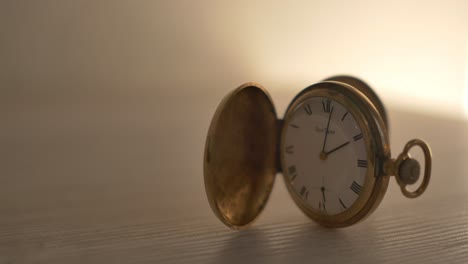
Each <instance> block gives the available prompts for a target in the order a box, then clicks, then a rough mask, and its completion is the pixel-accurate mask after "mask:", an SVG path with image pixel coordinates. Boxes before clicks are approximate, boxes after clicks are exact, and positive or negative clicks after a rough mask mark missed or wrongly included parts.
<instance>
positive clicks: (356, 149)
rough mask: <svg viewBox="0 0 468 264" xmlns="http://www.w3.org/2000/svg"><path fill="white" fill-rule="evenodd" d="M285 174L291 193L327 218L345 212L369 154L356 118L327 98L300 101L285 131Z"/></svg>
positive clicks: (355, 194)
mask: <svg viewBox="0 0 468 264" xmlns="http://www.w3.org/2000/svg"><path fill="white" fill-rule="evenodd" d="M283 133H285V134H284V135H283V140H284V141H283V145H282V151H283V173H284V174H285V176H286V177H285V179H286V181H287V183H289V188H290V190H292V191H293V192H295V193H296V194H297V196H298V197H300V198H301V199H302V200H303V201H304V202H305V203H306V204H307V205H308V206H309V207H311V208H312V209H315V210H316V211H319V212H320V213H322V214H326V215H335V214H339V213H341V212H344V211H346V210H347V209H348V208H350V207H351V206H352V205H353V204H354V203H355V202H356V200H357V199H358V197H359V195H360V194H361V192H362V191H363V189H364V184H365V182H366V175H367V165H368V160H367V157H368V155H367V151H366V145H365V141H364V138H363V133H362V131H361V128H360V127H359V125H358V123H357V122H356V120H355V118H354V116H353V115H352V114H351V113H350V112H349V111H348V110H347V109H346V108H345V107H344V106H343V105H341V104H340V103H338V102H336V101H334V100H332V99H329V98H325V97H313V98H311V99H308V100H306V101H304V102H303V103H302V104H300V105H299V106H298V107H297V108H296V109H293V110H292V113H289V114H288V118H287V121H286V123H285V127H284V130H283Z"/></svg>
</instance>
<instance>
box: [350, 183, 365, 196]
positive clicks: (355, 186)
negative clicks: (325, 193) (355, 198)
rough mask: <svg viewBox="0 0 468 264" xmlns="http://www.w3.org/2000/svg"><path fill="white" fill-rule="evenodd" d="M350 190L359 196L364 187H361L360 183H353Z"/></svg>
mask: <svg viewBox="0 0 468 264" xmlns="http://www.w3.org/2000/svg"><path fill="white" fill-rule="evenodd" d="M350 189H351V191H353V192H354V193H355V194H357V195H359V194H361V191H362V186H361V185H359V183H357V182H355V181H353V183H352V184H351V187H350Z"/></svg>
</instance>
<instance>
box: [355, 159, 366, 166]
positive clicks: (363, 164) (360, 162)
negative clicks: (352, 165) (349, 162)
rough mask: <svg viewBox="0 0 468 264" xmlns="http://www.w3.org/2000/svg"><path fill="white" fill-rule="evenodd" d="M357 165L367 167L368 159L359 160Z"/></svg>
mask: <svg viewBox="0 0 468 264" xmlns="http://www.w3.org/2000/svg"><path fill="white" fill-rule="evenodd" d="M357 166H358V167H361V168H367V160H360V159H358V160H357Z"/></svg>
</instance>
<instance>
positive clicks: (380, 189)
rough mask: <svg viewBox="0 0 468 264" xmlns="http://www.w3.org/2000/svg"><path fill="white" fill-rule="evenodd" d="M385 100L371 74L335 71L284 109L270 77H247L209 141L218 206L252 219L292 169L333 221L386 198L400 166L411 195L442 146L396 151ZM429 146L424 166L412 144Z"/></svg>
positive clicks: (233, 222) (217, 117)
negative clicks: (261, 80) (367, 78)
mask: <svg viewBox="0 0 468 264" xmlns="http://www.w3.org/2000/svg"><path fill="white" fill-rule="evenodd" d="M388 131H389V127H388V121H387V114H386V112H385V108H384V106H383V104H382V103H381V101H380V99H379V98H378V97H377V95H376V94H375V93H374V91H373V90H372V89H371V88H370V87H369V86H368V85H367V84H366V83H365V82H363V81H362V80H360V79H358V78H355V77H351V76H334V77H331V78H328V79H326V80H324V81H322V82H319V83H316V84H313V85H311V86H309V87H307V88H305V89H304V90H302V91H301V92H300V93H299V94H298V95H297V96H296V97H295V98H294V99H293V100H292V102H291V103H290V104H289V106H288V108H287V111H286V113H285V115H284V119H282V120H281V119H278V118H277V115H276V112H275V108H274V106H273V103H272V100H271V98H270V96H269V94H268V93H267V91H266V90H265V88H263V87H262V86H261V85H259V84H257V83H246V84H244V85H242V86H240V87H239V88H237V89H236V90H234V91H232V92H231V93H230V94H228V95H227V96H226V97H225V98H224V99H223V101H222V102H221V103H220V105H219V106H218V109H217V110H216V112H215V114H214V116H213V119H212V121H211V125H210V128H209V130H208V135H207V139H206V144H205V154H204V180H205V190H206V194H207V196H208V201H209V204H210V206H211V208H212V210H213V212H214V214H215V215H216V216H217V217H218V218H219V219H220V220H221V221H222V222H223V223H224V224H226V225H227V226H228V227H230V228H232V229H236V230H237V229H242V228H245V227H247V226H249V224H251V223H252V222H253V221H254V220H255V219H256V218H257V216H258V215H259V214H260V212H261V211H262V209H263V208H264V207H265V205H266V202H267V200H268V197H269V195H270V193H271V190H272V187H273V183H274V181H275V175H276V174H277V173H282V174H283V179H284V182H285V184H286V186H287V189H288V191H289V194H290V195H291V197H292V199H293V200H294V202H295V203H296V204H297V206H298V207H299V208H300V209H301V210H302V211H303V212H304V213H305V214H306V215H307V216H309V217H310V218H311V219H312V220H314V221H316V222H317V223H319V224H321V225H323V226H326V227H346V226H350V225H353V224H355V223H357V222H359V221H361V220H363V219H364V218H366V217H367V216H368V215H369V214H371V213H372V211H373V210H374V209H376V208H377V206H378V205H379V204H380V202H381V200H382V198H383V197H384V195H385V192H386V190H387V187H388V183H389V179H390V177H391V176H395V179H396V181H397V183H398V185H399V186H400V188H401V191H402V193H403V195H404V196H406V197H408V198H415V197H418V196H420V195H421V194H422V193H424V191H425V190H426V188H427V186H428V184H429V179H430V175H431V163H432V155H431V151H430V148H429V146H428V145H427V144H426V143H425V142H424V141H422V140H419V139H414V140H411V141H409V142H408V143H407V144H406V145H405V147H404V149H403V151H402V153H401V154H400V155H399V156H398V157H397V158H396V159H393V158H392V157H391V154H390V145H389V135H388V133H389V132H388ZM413 147H420V148H421V150H422V152H423V153H424V171H423V178H422V180H421V183H420V185H419V186H418V187H417V188H416V190H414V191H410V190H408V189H407V187H408V185H413V184H415V183H416V182H417V181H418V179H419V176H420V174H421V168H420V167H421V166H420V164H419V162H418V161H417V160H416V159H414V158H412V157H411V155H410V154H409V151H410V149H411V148H413Z"/></svg>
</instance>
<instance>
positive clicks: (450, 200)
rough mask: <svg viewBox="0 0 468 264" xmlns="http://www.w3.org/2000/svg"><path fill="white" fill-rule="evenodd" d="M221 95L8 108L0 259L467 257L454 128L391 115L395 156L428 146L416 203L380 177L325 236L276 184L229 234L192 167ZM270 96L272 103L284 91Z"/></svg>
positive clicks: (465, 184) (464, 189) (467, 177)
mask: <svg viewBox="0 0 468 264" xmlns="http://www.w3.org/2000/svg"><path fill="white" fill-rule="evenodd" d="M224 93H227V90H226V91H218V92H217V93H216V95H213V96H211V97H205V96H204V95H203V94H195V93H194V94H192V95H188V96H187V95H186V96H172V97H171V96H165V97H163V96H160V97H150V96H140V97H134V98H128V97H125V96H121V97H118V98H106V97H103V98H98V99H93V100H91V99H89V98H82V99H81V101H80V100H78V101H76V102H75V101H73V100H71V99H70V100H68V101H65V102H62V103H58V102H54V101H53V100H52V99H51V102H46V103H44V104H40V103H39V104H37V103H28V102H24V103H23V104H11V105H7V109H8V111H2V114H1V115H2V116H1V118H2V119H1V120H2V121H3V120H6V122H5V123H4V125H2V132H1V160H2V162H1V164H2V165H1V171H2V175H1V178H0V263H139V262H147V263H177V262H185V263H245V262H256V263H301V262H302V263H412V264H414V263H425V264H426V263H457V262H458V263H466V262H467V261H468V156H467V154H468V126H467V124H466V123H464V122H462V121H457V120H450V119H446V118H439V117H431V116H426V115H420V114H416V113H409V112H403V111H401V110H396V109H389V116H390V122H391V139H392V152H393V155H394V156H396V155H397V154H398V153H399V152H400V151H401V149H402V147H403V144H404V143H405V142H406V141H407V140H409V139H411V138H414V137H419V138H423V139H425V140H427V141H428V142H429V143H430V145H431V146H432V150H433V154H434V157H433V164H434V166H433V177H432V182H431V184H430V186H429V189H428V190H427V192H426V193H425V194H424V195H423V196H422V197H420V198H419V199H415V200H409V199H406V198H404V197H403V196H402V195H401V193H400V192H399V189H398V188H397V185H396V182H395V181H394V179H392V181H391V183H390V188H389V191H388V192H387V195H386V197H385V198H384V200H383V202H382V204H381V206H380V207H379V208H378V209H377V211H376V212H375V213H374V214H373V215H372V216H371V217H369V218H368V219H367V220H366V221H364V222H361V223H359V224H358V225H355V226H353V227H350V228H345V229H338V230H332V229H325V228H322V227H320V226H318V225H316V224H315V223H313V222H312V221H310V220H309V219H308V218H306V217H305V216H304V215H303V214H302V213H301V212H300V211H299V209H298V208H297V207H296V206H295V204H294V203H293V202H292V200H291V199H290V197H289V195H288V194H287V191H286V189H285V187H284V184H283V181H282V179H281V178H280V177H278V179H277V181H276V183H275V186H274V190H273V193H272V196H271V198H270V201H269V203H268V205H267V207H266V209H265V211H264V212H263V213H262V215H261V216H260V218H259V219H258V220H257V221H256V222H255V224H254V225H253V227H252V228H251V229H249V230H246V231H242V232H234V231H231V230H230V229H228V228H227V227H225V226H224V225H222V223H221V222H219V221H218V219H217V218H216V217H215V216H214V215H213V214H212V212H211V209H210V207H209V205H208V202H207V200H206V196H205V193H204V183H203V172H202V159H203V156H202V155H203V146H204V140H205V134H206V131H207V129H208V125H209V121H210V119H211V116H212V114H213V112H214V110H215V108H216V106H217V104H218V103H219V101H220V99H221V95H222V94H224ZM90 98H91V97H90ZM273 98H274V99H275V103H277V105H280V106H284V105H286V104H287V102H289V100H290V99H291V98H292V96H291V95H290V93H288V94H287V95H284V96H283V95H281V94H273ZM74 102H75V103H74ZM278 108H279V109H278V112H279V113H283V112H284V108H282V107H278Z"/></svg>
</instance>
